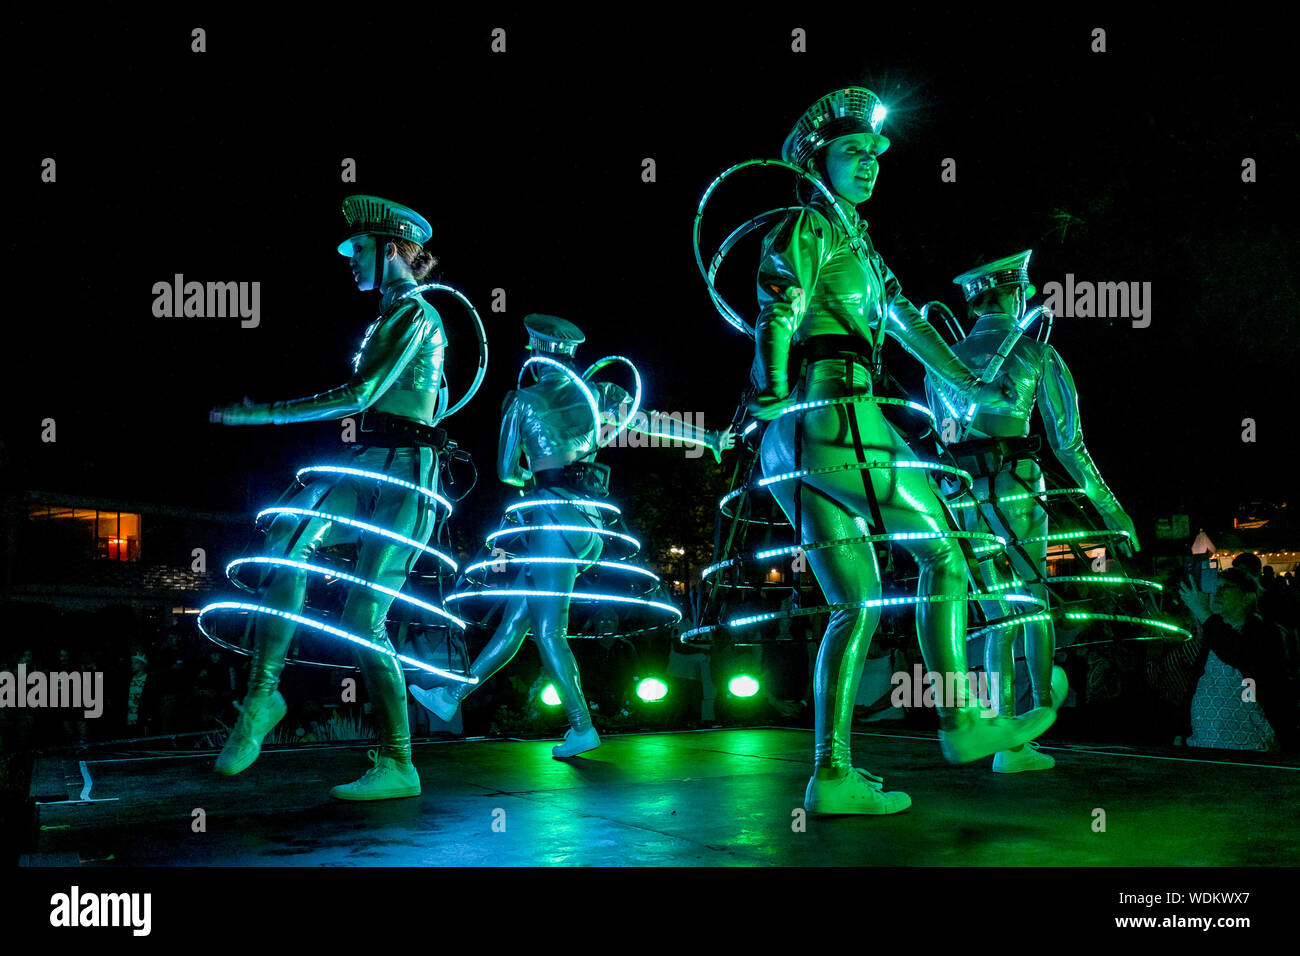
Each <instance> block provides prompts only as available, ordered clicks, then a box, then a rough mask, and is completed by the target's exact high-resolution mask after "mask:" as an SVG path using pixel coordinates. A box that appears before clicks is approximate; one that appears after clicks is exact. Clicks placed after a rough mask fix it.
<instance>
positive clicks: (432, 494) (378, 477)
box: [294, 465, 452, 518]
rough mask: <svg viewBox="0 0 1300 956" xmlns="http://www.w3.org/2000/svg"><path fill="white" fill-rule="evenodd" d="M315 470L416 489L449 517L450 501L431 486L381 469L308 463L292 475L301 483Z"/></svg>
mask: <svg viewBox="0 0 1300 956" xmlns="http://www.w3.org/2000/svg"><path fill="white" fill-rule="evenodd" d="M316 471H320V472H325V473H326V474H332V475H354V476H356V477H358V478H369V479H370V480H371V481H382V482H387V483H388V484H390V485H397V486H398V487H399V488H407V489H409V490H411V491H417V492H419V493H420V494H422V495H424V496H425V497H426V498H431V499H433V500H434V501H436V502H437V503H438V504H440V505H442V506H443V507H444V508H446V509H447V514H446V515H444V517H448V518H449V517H451V510H452V509H451V502H450V501H448V500H447V499H446V498H444V497H443V496H442V495H440V494H438V493H437V492H436V491H434V490H433V489H432V488H425V487H424V486H423V485H417V484H415V483H414V482H411V481H405V480H403V479H401V478H394V477H393V476H392V475H385V474H384V473H383V472H381V471H363V470H362V469H360V468H345V467H343V466H342V465H309V466H308V467H306V468H299V469H298V471H297V473H296V474H295V475H294V477H295V478H297V479H298V480H299V482H300V483H301V482H302V476H303V475H305V474H307V473H308V472H316Z"/></svg>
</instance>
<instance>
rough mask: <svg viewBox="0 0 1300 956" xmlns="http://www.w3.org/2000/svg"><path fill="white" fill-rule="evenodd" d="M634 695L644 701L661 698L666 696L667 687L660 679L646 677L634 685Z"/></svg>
mask: <svg viewBox="0 0 1300 956" xmlns="http://www.w3.org/2000/svg"><path fill="white" fill-rule="evenodd" d="M636 695H637V696H638V697H640V698H641V699H642V700H643V701H645V702H646V703H650V702H652V701H656V700H663V699H664V698H665V697H667V696H668V687H667V685H665V684H664V682H663V681H661V680H658V679H656V678H654V677H647V678H646V679H645V680H643V681H640V682H639V683H638V684H637V685H636Z"/></svg>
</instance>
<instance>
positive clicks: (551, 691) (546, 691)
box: [542, 684, 560, 707]
mask: <svg viewBox="0 0 1300 956" xmlns="http://www.w3.org/2000/svg"><path fill="white" fill-rule="evenodd" d="M542 703H543V704H545V705H546V706H547V707H559V706H560V695H559V693H557V692H556V690H555V685H554V684H547V685H546V686H545V687H543V688H542Z"/></svg>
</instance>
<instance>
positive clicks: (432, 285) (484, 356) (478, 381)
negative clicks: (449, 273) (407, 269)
mask: <svg viewBox="0 0 1300 956" xmlns="http://www.w3.org/2000/svg"><path fill="white" fill-rule="evenodd" d="M423 292H449V293H451V294H452V295H453V296H455V297H456V298H457V299H459V300H460V302H461V304H462V305H464V306H465V308H466V309H468V310H469V314H470V316H471V317H472V318H473V319H474V326H475V328H476V329H477V331H478V370H477V371H476V372H475V373H474V381H473V382H472V383H471V384H470V387H469V389H468V390H467V391H466V392H465V395H464V396H463V397H462V398H461V399H460V401H458V402H456V404H454V405H452V406H451V407H450V408H449V409H447V410H446V411H445V412H443V413H442V414H441V415H439V416H438V421H442V420H443V419H444V418H450V417H451V416H452V415H455V414H456V413H457V412H458V411H460V410H461V409H462V408H464V407H465V405H466V404H468V403H469V400H470V399H471V398H473V397H474V395H475V394H476V393H477V392H478V390H479V387H480V386H481V385H482V384H483V377H484V376H485V375H486V374H487V363H488V340H487V330H486V329H484V328H483V320H482V319H481V318H480V317H479V314H478V310H477V309H475V308H474V304H473V303H472V302H470V301H469V299H467V298H466V297H465V296H464V295H463V294H462V293H461V292H460V290H458V289H453V288H452V287H451V286H449V285H443V284H442V283H441V282H426V283H425V284H424V285H418V286H416V287H415V288H414V289H412V290H411V291H410V292H408V293H406V295H404V296H402V298H403V299H409V298H410V297H411V296H414V295H419V294H421V293H423Z"/></svg>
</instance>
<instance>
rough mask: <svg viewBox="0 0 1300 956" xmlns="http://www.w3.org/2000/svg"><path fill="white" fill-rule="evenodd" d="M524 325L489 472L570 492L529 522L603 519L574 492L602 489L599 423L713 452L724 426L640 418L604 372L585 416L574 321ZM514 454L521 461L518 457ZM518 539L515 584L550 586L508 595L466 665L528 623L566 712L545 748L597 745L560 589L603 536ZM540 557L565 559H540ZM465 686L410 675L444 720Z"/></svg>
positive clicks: (540, 495) (533, 487) (591, 523)
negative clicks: (427, 686) (516, 377)
mask: <svg viewBox="0 0 1300 956" xmlns="http://www.w3.org/2000/svg"><path fill="white" fill-rule="evenodd" d="M524 326H525V327H526V328H527V329H528V335H529V344H528V348H529V350H530V351H531V352H532V353H533V355H534V361H536V362H537V364H535V365H534V366H533V369H534V372H535V374H536V377H537V381H536V383H535V384H533V385H530V386H527V387H523V388H520V389H518V390H517V391H513V392H510V393H509V394H508V395H507V396H506V398H505V402H504V403H503V405H502V421H501V435H500V441H499V444H498V455H497V474H498V476H499V477H500V478H501V480H502V481H503V482H505V483H506V484H508V485H513V486H515V487H519V488H524V489H527V490H528V491H530V492H531V494H530V495H529V498H535V499H539V500H546V499H549V500H551V501H556V502H573V504H568V503H563V504H548V505H544V506H539V507H537V508H535V509H530V511H529V521H530V523H532V524H546V525H559V526H566V527H569V528H573V527H575V526H576V527H578V528H582V527H590V528H593V529H596V528H601V527H602V526H603V522H602V519H601V514H600V511H599V510H598V509H597V508H596V507H594V506H592V505H584V504H582V502H583V501H584V500H591V499H595V498H603V497H605V495H606V494H608V488H609V468H608V466H606V465H601V464H598V463H597V462H596V461H595V458H596V452H597V451H598V450H599V447H600V444H601V441H602V432H606V433H607V432H608V431H609V430H610V429H611V428H614V427H618V426H625V427H628V428H631V429H633V430H636V431H641V432H644V433H646V434H656V435H658V436H659V437H667V438H672V439H678V440H681V441H683V442H686V443H691V444H702V445H705V446H707V447H708V448H710V449H711V450H712V451H713V453H714V457H715V458H716V459H718V460H721V457H720V456H721V451H722V449H723V447H725V446H726V445H727V444H728V436H729V433H730V430H729V429H728V430H727V431H724V432H721V433H719V432H713V431H701V430H698V429H696V428H695V427H694V426H692V425H691V424H690V423H688V422H684V421H682V420H681V419H680V418H674V417H671V416H663V415H661V414H660V413H657V412H653V411H649V410H645V412H646V418H644V419H643V418H642V417H641V416H635V415H632V411H631V409H630V407H629V406H630V405H631V403H632V396H630V395H629V394H628V393H627V392H626V391H625V390H624V389H622V388H621V387H619V386H618V385H615V384H613V383H611V382H596V383H593V384H592V386H591V395H592V397H593V398H594V400H595V402H596V406H597V408H596V410H595V411H596V416H597V417H598V418H599V421H595V420H593V409H592V405H591V403H590V402H589V401H588V397H587V395H585V394H584V391H583V389H582V388H581V387H579V385H578V384H577V382H576V381H575V378H577V376H578V373H577V372H576V371H573V363H574V360H575V355H576V352H577V348H578V345H579V344H580V343H581V342H582V341H584V339H585V338H586V336H585V335H584V334H583V333H582V330H581V329H579V328H578V327H577V326H576V325H574V324H573V323H572V322H568V321H566V320H565V319H561V318H557V317H555V316H549V315H530V316H528V317H527V318H525V319H524ZM566 369H568V371H566ZM629 416H632V417H629ZM648 422H664V423H666V424H667V425H668V429H669V430H668V432H667V433H666V434H665V433H663V432H660V431H655V432H651V431H649V428H648V426H647V423H648ZM521 457H522V459H523V462H526V464H525V463H521ZM520 547H521V549H522V550H523V551H524V552H525V553H526V554H527V555H528V556H529V557H531V558H540V559H541V560H538V561H533V562H531V563H528V564H526V565H524V567H523V568H522V569H521V570H520V571H519V572H518V573H517V576H516V578H515V581H514V585H513V587H514V589H517V590H525V589H528V590H536V591H546V592H552V593H551V594H550V595H547V596H537V595H530V596H527V597H522V596H514V597H512V598H510V599H509V603H508V604H507V605H506V608H505V612H504V614H503V616H502V618H501V623H500V625H498V627H497V629H496V631H495V633H494V634H493V635H492V637H491V639H490V640H489V641H488V643H487V646H486V647H484V649H483V651H482V652H481V653H480V654H479V656H478V657H477V658H476V659H475V660H474V663H473V664H472V665H471V666H470V674H471V676H473V677H477V678H478V682H479V685H481V684H482V682H484V681H486V680H487V679H488V678H489V677H491V676H492V675H493V674H495V673H496V672H497V671H499V670H500V669H501V668H502V667H504V666H505V665H506V664H508V663H509V662H510V660H511V659H512V658H513V657H514V656H515V654H516V653H518V651H519V649H520V647H522V646H523V642H524V639H525V638H526V637H527V636H528V634H529V631H530V629H531V631H532V633H533V636H534V638H535V640H536V641H537V646H538V649H539V651H540V652H541V657H542V663H543V666H544V667H545V668H546V671H547V672H548V673H549V675H550V676H551V678H552V679H553V680H554V681H555V687H556V689H557V692H558V693H559V696H560V701H561V703H562V704H563V707H564V712H565V716H566V717H568V719H569V730H568V731H567V732H566V733H565V736H564V741H563V743H560V744H557V745H556V746H555V747H554V748H553V749H552V751H551V752H552V754H553V755H554V756H556V757H572V756H575V755H577V754H581V753H585V752H586V751H589V750H594V749H595V748H596V747H599V746H600V737H599V735H598V734H597V733H596V729H595V727H593V726H592V723H591V714H590V712H589V710H588V707H587V698H586V696H585V695H584V693H583V690H582V681H581V679H580V676H579V674H578V664H577V661H576V660H575V659H574V656H573V652H572V651H571V650H570V648H569V643H568V636H567V635H568V620H569V601H570V598H569V595H570V594H571V593H572V592H573V588H574V583H575V581H576V580H577V578H578V576H579V575H580V574H581V573H582V571H583V569H584V567H590V566H591V564H592V563H594V562H596V561H597V560H598V559H599V558H600V556H601V552H602V550H603V543H602V541H601V538H600V536H598V535H597V534H595V533H593V532H588V533H584V532H582V531H572V530H568V531H558V530H545V531H543V530H537V531H529V532H528V533H527V534H526V536H525V537H524V540H523V542H522V543H521V545H520ZM494 553H495V552H494ZM548 558H550V559H565V560H567V561H570V562H571V563H560V562H559V561H555V562H554V563H549V562H548V561H547V560H546V559H548ZM572 559H578V560H579V562H584V563H585V564H584V563H577V562H572ZM486 593H489V594H490V591H489V592H486ZM555 595H562V596H555ZM473 689H474V687H473V686H472V685H468V684H465V685H457V686H456V687H453V688H446V687H435V688H433V689H432V690H424V689H422V688H419V687H415V686H414V685H412V686H411V694H412V696H414V697H415V698H416V699H417V700H418V701H420V703H422V704H423V705H424V706H425V707H428V708H429V709H430V710H431V711H433V712H434V713H435V714H437V715H438V716H439V717H440V718H442V719H443V720H450V719H451V717H452V716H453V715H454V714H455V713H456V710H457V708H458V707H459V706H460V703H461V701H462V700H464V699H465V697H466V696H468V695H469V693H470V692H471V691H472V690H473Z"/></svg>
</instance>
